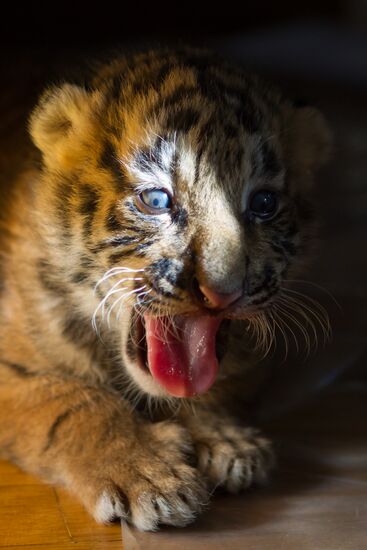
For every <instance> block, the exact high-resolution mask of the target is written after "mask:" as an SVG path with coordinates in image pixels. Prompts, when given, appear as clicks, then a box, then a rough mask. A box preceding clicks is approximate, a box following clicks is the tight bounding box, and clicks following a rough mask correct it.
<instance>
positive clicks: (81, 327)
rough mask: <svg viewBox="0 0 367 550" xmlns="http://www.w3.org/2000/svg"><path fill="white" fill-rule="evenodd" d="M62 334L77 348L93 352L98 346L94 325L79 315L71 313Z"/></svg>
mask: <svg viewBox="0 0 367 550" xmlns="http://www.w3.org/2000/svg"><path fill="white" fill-rule="evenodd" d="M62 334H63V336H64V337H65V338H67V339H68V340H69V341H71V342H73V343H74V344H75V345H76V346H78V347H81V348H87V349H88V350H90V351H91V352H93V351H95V348H96V347H97V346H98V337H97V335H96V334H95V332H94V331H93V328H92V324H91V322H90V320H89V319H86V318H84V317H82V316H81V315H79V314H78V313H74V312H73V313H71V314H69V316H68V317H66V318H65V319H64V321H63V325H62Z"/></svg>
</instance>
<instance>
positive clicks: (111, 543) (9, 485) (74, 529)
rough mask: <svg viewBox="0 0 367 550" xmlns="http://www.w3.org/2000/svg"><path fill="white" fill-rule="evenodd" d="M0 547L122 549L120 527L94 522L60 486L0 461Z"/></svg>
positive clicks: (45, 549)
mask: <svg viewBox="0 0 367 550" xmlns="http://www.w3.org/2000/svg"><path fill="white" fill-rule="evenodd" d="M0 548H22V550H25V549H28V548H29V549H32V550H38V549H43V550H49V549H55V550H58V549H61V548H62V549H67V548H74V549H75V548H78V549H80V550H87V549H88V550H89V549H91V550H92V549H95V550H100V549H101V550H102V549H104V548H111V550H114V549H115V548H116V549H117V548H118V549H119V550H121V548H122V543H121V529H120V525H118V524H115V525H111V526H108V527H107V526H99V525H96V523H95V522H94V520H93V519H92V518H90V517H89V516H88V514H87V513H86V512H85V511H84V510H83V508H82V507H81V506H80V505H79V504H78V503H76V502H75V500H74V499H73V498H72V497H71V496H69V495H68V494H67V493H66V492H65V491H63V490H62V489H55V488H53V487H48V486H46V485H44V484H42V483H41V482H40V481H39V480H37V479H35V478H34V477H32V476H30V475H27V474H25V473H23V472H21V471H19V469H18V468H17V467H16V466H13V465H11V464H8V463H6V462H0Z"/></svg>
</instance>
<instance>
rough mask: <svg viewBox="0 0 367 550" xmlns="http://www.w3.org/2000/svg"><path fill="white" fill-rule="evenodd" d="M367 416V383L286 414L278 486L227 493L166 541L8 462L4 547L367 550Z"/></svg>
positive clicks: (1, 482)
mask: <svg viewBox="0 0 367 550" xmlns="http://www.w3.org/2000/svg"><path fill="white" fill-rule="evenodd" d="M366 413H367V385H358V387H355V386H354V385H350V383H348V384H346V385H344V384H343V387H341V386H339V385H337V386H336V387H335V388H334V389H333V391H328V392H326V393H325V394H322V395H320V396H319V397H318V398H316V399H313V400H312V402H310V403H309V404H308V405H307V407H301V408H299V409H298V410H296V411H293V413H292V415H291V416H289V415H286V416H284V415H280V416H278V420H277V421H276V422H275V423H269V425H268V432H271V433H272V436H273V438H274V439H275V441H276V444H277V447H278V455H279V466H278V469H277V471H276V472H275V473H274V475H273V479H272V481H271V482H270V483H269V485H267V486H266V487H259V488H254V489H252V490H250V491H248V492H247V493H245V494H243V495H239V496H229V495H224V494H218V495H216V496H215V497H214V498H213V501H212V505H211V507H210V509H208V510H207V511H206V513H205V514H204V515H203V516H202V517H201V518H199V520H198V521H197V522H196V523H195V524H193V525H192V526H188V527H186V528H185V529H171V528H163V529H162V530H161V531H160V532H158V533H138V532H137V531H135V530H133V529H131V528H129V527H128V526H125V525H124V526H123V528H122V532H121V528H120V525H119V524H113V525H110V526H99V525H96V524H95V522H94V520H92V519H91V518H90V517H89V516H88V515H87V513H86V512H85V511H84V510H83V508H82V507H81V506H80V505H79V504H78V503H77V502H76V501H75V500H74V498H73V497H71V496H70V495H68V494H67V493H66V492H65V491H64V490H61V489H55V488H53V487H48V486H46V485H43V484H42V483H40V482H39V481H38V480H37V479H35V478H33V477H32V476H29V475H27V474H25V473H23V472H20V471H19V470H18V468H16V467H15V466H12V465H10V464H8V463H4V462H0V548H14V549H22V550H26V549H29V550H38V549H39V550H41V549H42V550H61V549H63V550H64V549H74V550H78V549H79V550H94V549H95V550H102V549H107V550H108V549H111V550H114V549H120V550H121V549H122V548H123V547H124V548H125V550H138V549H141V550H145V549H149V550H155V549H157V550H166V549H167V550H168V549H172V550H173V549H175V550H185V549H190V550H205V549H208V550H209V549H210V550H222V549H228V550H242V549H246V550H365V549H366V548H367V467H366V457H367V437H366V432H367V430H366V418H367V414H366ZM286 417H287V421H286V422H285V418H286ZM315 426H317V428H315ZM122 541H123V543H122Z"/></svg>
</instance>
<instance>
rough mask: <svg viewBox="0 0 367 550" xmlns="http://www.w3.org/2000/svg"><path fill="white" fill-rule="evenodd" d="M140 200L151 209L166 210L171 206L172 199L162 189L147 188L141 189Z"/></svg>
mask: <svg viewBox="0 0 367 550" xmlns="http://www.w3.org/2000/svg"><path fill="white" fill-rule="evenodd" d="M139 196H140V199H141V201H142V202H143V203H144V204H145V206H148V207H149V208H150V209H151V210H157V211H159V210H164V211H166V210H168V209H169V208H171V206H172V199H171V197H170V195H169V194H168V193H166V191H163V190H162V189H149V190H147V191H143V192H142V193H141V194H140V195H139Z"/></svg>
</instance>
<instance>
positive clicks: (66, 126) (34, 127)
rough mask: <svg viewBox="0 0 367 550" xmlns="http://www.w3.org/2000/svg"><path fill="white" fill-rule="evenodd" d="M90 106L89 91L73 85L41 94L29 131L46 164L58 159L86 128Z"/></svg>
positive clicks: (54, 88)
mask: <svg viewBox="0 0 367 550" xmlns="http://www.w3.org/2000/svg"><path fill="white" fill-rule="evenodd" d="M90 103H91V102H90V97H89V94H88V92H87V91H86V90H84V89H83V88H80V87H79V86H75V85H72V84H64V85H63V86H61V87H57V86H55V87H52V88H49V89H48V90H46V92H45V93H44V94H43V96H42V97H41V99H40V101H39V103H38V106H37V107H36V108H35V110H34V111H33V113H32V115H31V117H30V122H29V128H30V134H31V137H32V139H33V142H34V144H35V145H36V146H37V147H38V148H39V149H40V151H41V152H42V153H43V155H44V159H45V162H46V164H48V163H49V162H50V161H51V159H52V160H56V159H57V157H58V156H60V154H61V153H62V150H63V149H64V148H65V147H64V146H65V145H66V143H67V142H69V141H70V139H71V138H72V137H73V135H75V133H76V132H77V133H80V132H83V130H86V129H87V128H86V126H88V117H87V116H86V115H87V113H88V112H89V110H90Z"/></svg>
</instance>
